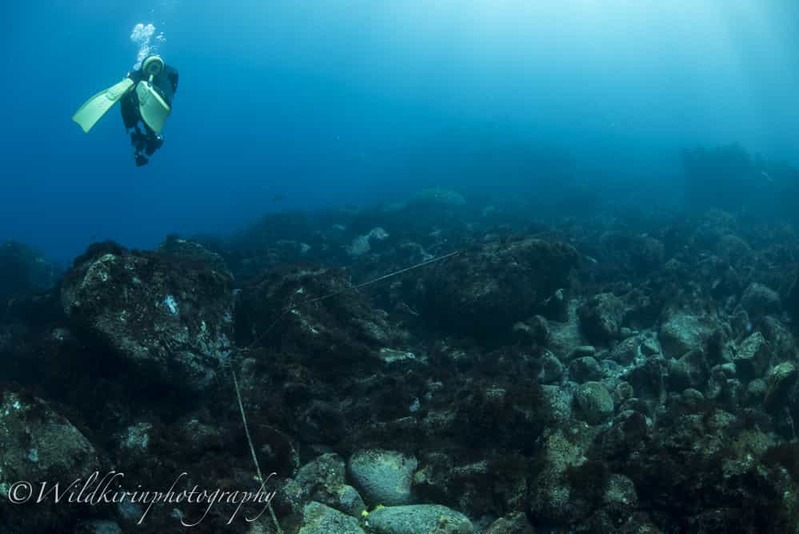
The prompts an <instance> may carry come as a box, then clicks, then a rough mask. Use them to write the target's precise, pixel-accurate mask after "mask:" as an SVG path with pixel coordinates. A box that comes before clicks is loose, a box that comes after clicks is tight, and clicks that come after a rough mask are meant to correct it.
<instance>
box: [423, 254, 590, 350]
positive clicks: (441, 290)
mask: <svg viewBox="0 0 799 534" xmlns="http://www.w3.org/2000/svg"><path fill="white" fill-rule="evenodd" d="M579 263H580V262H579V254H578V253H577V251H576V250H575V249H574V248H573V247H571V246H570V245H567V244H565V243H560V242H550V241H544V240H541V239H533V238H527V239H519V240H515V241H501V242H494V243H488V244H485V245H483V246H481V247H479V248H477V249H470V250H467V251H464V252H461V253H460V254H458V255H456V256H454V257H452V258H449V259H447V260H446V261H442V262H439V263H437V264H435V265H434V266H431V267H430V268H428V269H426V270H425V271H424V272H423V273H422V274H421V275H420V277H419V278H418V282H417V285H416V287H415V288H414V300H415V301H416V302H417V303H418V307H419V311H420V312H421V313H422V314H423V317H424V320H425V321H426V322H427V323H428V324H429V325H431V326H438V327H439V328H442V329H444V330H445V331H448V332H450V333H452V334H455V335H463V336H471V337H474V338H478V339H482V340H491V341H502V340H503V339H507V338H509V337H510V333H511V330H512V328H513V325H514V324H515V323H516V322H518V321H523V320H525V319H528V318H529V317H531V316H532V315H534V314H536V313H541V314H542V315H546V314H547V309H548V306H547V305H548V303H549V301H550V300H552V299H553V298H555V294H556V292H557V291H558V290H559V289H563V288H565V287H568V285H569V282H570V274H571V272H572V270H573V269H574V268H576V267H577V266H578V265H579Z"/></svg>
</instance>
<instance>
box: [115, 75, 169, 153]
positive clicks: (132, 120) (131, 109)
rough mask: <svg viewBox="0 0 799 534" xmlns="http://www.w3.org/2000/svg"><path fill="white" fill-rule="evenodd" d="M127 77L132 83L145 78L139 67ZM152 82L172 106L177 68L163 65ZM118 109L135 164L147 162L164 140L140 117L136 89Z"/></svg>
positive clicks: (126, 96) (125, 98) (123, 99)
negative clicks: (128, 135) (127, 135)
mask: <svg viewBox="0 0 799 534" xmlns="http://www.w3.org/2000/svg"><path fill="white" fill-rule="evenodd" d="M128 78H130V79H131V80H133V82H134V83H139V82H140V81H142V80H144V79H146V75H145V74H144V73H143V72H142V71H141V69H139V70H136V71H134V72H132V73H130V74H128ZM152 84H153V87H155V89H156V91H158V93H159V94H160V95H161V98H163V99H164V101H165V102H166V103H167V104H168V105H169V107H172V98H173V97H174V96H175V92H176V91H177V90H178V71H177V69H175V68H174V67H170V66H169V65H164V68H163V70H162V71H161V72H160V73H159V74H158V76H156V77H154V78H153V81H152ZM120 109H122V121H123V122H124V123H125V129H126V130H127V131H128V133H129V134H130V144H131V145H133V155H134V157H135V158H136V166H137V167H141V166H142V165H145V164H146V163H147V161H148V158H149V157H150V156H152V155H153V153H154V152H155V151H156V150H158V149H159V148H161V145H163V144H164V140H163V139H162V138H161V136H160V135H158V134H157V133H155V131H153V129H152V128H150V127H149V126H147V123H145V122H144V120H143V119H142V117H141V112H140V111H139V96H138V95H137V94H136V91H130V92H128V94H126V95H125V96H124V97H123V98H122V101H121V102H120Z"/></svg>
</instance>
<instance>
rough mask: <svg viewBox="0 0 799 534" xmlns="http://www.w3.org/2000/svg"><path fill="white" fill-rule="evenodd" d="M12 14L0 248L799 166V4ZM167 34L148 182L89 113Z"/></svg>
mask: <svg viewBox="0 0 799 534" xmlns="http://www.w3.org/2000/svg"><path fill="white" fill-rule="evenodd" d="M7 4H8V5H7V6H4V7H3V8H2V10H3V12H4V15H5V20H6V26H5V32H4V35H3V37H2V43H3V50H4V52H5V54H4V56H5V59H6V61H5V62H4V67H5V70H6V75H4V76H3V80H4V82H3V89H2V92H3V97H4V98H3V102H4V106H5V109H4V110H3V118H4V123H5V124H4V126H5V128H4V135H3V139H4V141H3V142H2V143H0V161H2V163H3V170H2V178H0V180H1V182H2V183H1V185H2V190H1V192H0V239H17V240H21V241H24V242H26V243H28V244H31V245H34V246H36V247H39V248H41V249H42V250H43V251H45V252H46V253H47V254H48V255H50V256H53V257H55V258H59V259H68V258H70V257H72V256H74V255H75V254H77V253H79V252H81V251H82V250H83V248H84V247H85V246H86V244H88V243H89V242H90V241H92V240H97V239H115V240H118V241H120V242H121V243H122V244H124V245H127V246H132V247H151V246H154V245H155V244H157V243H158V242H159V241H160V240H161V239H162V238H163V237H164V235H165V234H167V233H170V232H180V233H195V232H227V231H231V230H234V229H236V228H239V227H241V226H242V225H245V224H246V223H247V222H249V221H251V220H253V219H254V218H255V217H257V216H259V215H261V214H263V213H265V212H268V211H272V210H285V209H294V208H313V207H316V206H320V205H353V204H363V203H369V202H373V201H376V200H383V199H386V200H390V199H394V198H399V197H402V196H403V195H407V194H410V193H412V192H413V191H415V190H418V189H419V188H422V187H428V186H444V187H453V188H458V189H462V190H465V191H467V192H472V193H474V192H479V191H484V192H489V193H490V192H496V191H498V190H499V191H504V192H510V193H514V190H515V188H523V189H525V190H526V191H527V192H531V191H532V193H534V194H536V195H538V196H540V197H546V195H547V190H546V188H545V187H544V186H541V185H540V184H542V183H546V181H543V182H540V181H538V180H537V178H538V177H537V174H542V173H543V174H545V173H547V172H550V171H549V170H547V169H548V168H547V166H546V165H540V166H539V165H537V164H536V161H537V159H536V158H538V157H539V156H541V154H546V153H548V152H549V151H550V150H565V151H567V152H568V153H570V154H571V157H573V160H574V163H575V165H576V167H577V168H579V169H580V171H579V172H580V173H581V176H582V178H583V179H587V180H592V179H593V180H601V181H603V183H604V181H607V182H608V183H610V182H612V181H613V179H614V177H624V178H626V179H631V180H632V181H633V183H636V184H642V185H644V186H649V185H652V186H654V185H655V184H657V186H658V187H659V188H660V190H671V191H673V193H674V195H675V197H677V196H678V195H679V191H678V187H677V185H676V184H677V183H678V180H677V177H678V173H679V168H678V165H677V157H676V155H677V154H678V151H679V150H680V149H681V148H684V147H691V146H694V145H696V144H705V145H709V146H712V145H715V144H722V143H729V142H734V141H737V142H740V143H742V144H743V145H744V146H745V147H746V148H747V149H750V150H753V151H758V152H761V153H763V154H764V155H766V156H767V157H773V158H780V159H787V160H789V161H793V162H796V161H797V160H799V151H797V131H799V129H798V127H799V5H796V4H795V3H794V2H788V1H780V0H738V1H734V2H728V1H723V0H715V1H712V0H708V1H697V2H659V1H654V0H652V1H649V0H617V1H614V2H610V1H600V0H557V1H555V0H539V1H535V2H533V1H527V2H523V1H514V2H506V1H496V0H492V1H489V0H483V1H480V2H471V1H443V2H422V1H417V0H411V1H402V2H389V1H377V2H375V1H331V2H310V1H299V2H277V1H263V0H259V1H255V0H252V1H233V2H219V1H210V0H191V1H189V0H162V1H142V2H107V1H106V2H103V1H99V0H73V1H55V0H53V1H43V0H30V1H26V2H7ZM663 4H666V5H663ZM148 22H150V23H153V24H154V25H155V26H156V28H157V30H158V31H161V32H163V33H164V35H165V37H166V43H165V44H164V45H162V46H161V47H160V49H159V52H160V53H161V54H162V55H163V56H164V58H165V59H166V61H167V62H168V63H170V64H172V65H174V66H176V67H177V68H178V69H179V71H180V86H179V89H178V93H177V96H176V100H175V105H174V113H173V115H172V117H171V118H170V120H169V123H168V125H167V127H166V129H165V131H164V134H165V138H166V143H165V145H164V148H163V149H162V150H161V151H159V152H158V153H157V154H156V155H155V156H154V157H153V159H152V161H151V163H150V164H149V165H148V166H146V167H143V168H136V167H135V166H134V164H133V159H132V154H131V151H130V146H129V142H128V139H127V138H126V135H125V132H124V129H123V128H122V125H121V120H120V118H119V112H118V110H112V111H111V112H110V113H109V115H108V116H106V117H105V118H104V119H103V120H102V121H101V122H100V123H99V124H98V125H97V126H96V127H95V129H94V130H93V131H92V132H91V133H90V134H88V135H86V134H84V133H83V132H82V131H81V130H80V128H79V127H78V126H77V125H76V124H74V123H73V122H71V121H70V117H71V115H72V113H73V112H74V111H75V110H76V109H77V107H78V106H79V105H80V104H81V103H82V102H83V101H84V100H85V99H86V98H87V97H89V96H90V95H91V94H93V93H95V92H96V91H98V90H100V89H101V88H104V87H107V86H109V85H111V84H113V83H115V82H116V81H118V80H119V79H121V77H122V76H124V75H125V73H126V72H127V71H128V70H129V69H130V68H131V66H132V65H133V63H134V62H135V56H136V52H137V47H136V45H135V44H134V43H132V42H131V40H130V38H129V36H130V33H131V30H132V28H133V26H134V25H135V24H136V23H148ZM486 147H489V148H490V150H489V152H490V154H489V155H486V152H485V150H486ZM528 149H529V151H528ZM481 150H483V152H481ZM530 154H532V156H530ZM478 161H480V162H483V163H482V164H479V165H475V164H474V162H478ZM672 186H673V187H672ZM536 188H538V189H536ZM276 195H279V196H280V197H281V198H282V199H281V200H279V201H276V200H275V196H276Z"/></svg>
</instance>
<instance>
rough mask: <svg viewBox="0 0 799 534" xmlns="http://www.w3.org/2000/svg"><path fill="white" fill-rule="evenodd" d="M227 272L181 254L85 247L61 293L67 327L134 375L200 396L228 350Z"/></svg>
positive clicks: (230, 325)
mask: <svg viewBox="0 0 799 534" xmlns="http://www.w3.org/2000/svg"><path fill="white" fill-rule="evenodd" d="M232 289H233V288H232V287H231V277H230V274H229V273H227V272H224V271H223V272H219V271H216V270H214V269H212V268H211V267H210V266H209V265H208V264H206V263H204V262H203V261H197V260H195V259H193V258H189V259H185V258H183V257H180V256H172V255H162V254H158V253H147V252H135V251H129V250H125V249H123V248H121V247H119V246H116V245H113V244H110V243H109V244H102V245H98V246H95V247H92V248H90V249H89V250H88V251H87V252H86V253H85V254H84V255H83V256H81V257H79V258H78V259H76V260H75V265H74V267H73V268H72V269H71V270H70V271H69V272H68V273H67V274H66V276H65V278H64V282H63V285H62V287H61V303H62V306H63V309H64V313H65V314H66V316H67V317H68V318H69V320H70V322H71V323H72V324H73V325H75V326H76V327H77V328H79V329H82V330H83V331H84V332H86V335H87V336H88V337H89V339H91V338H94V339H96V340H97V341H98V342H99V343H100V345H98V349H97V350H104V349H103V347H105V350H110V351H111V352H112V353H113V355H115V356H116V357H118V358H121V359H122V360H123V361H124V362H125V363H127V364H129V365H130V366H131V368H132V369H135V370H137V371H138V373H139V374H140V376H143V377H152V378H159V379H161V380H163V381H164V382H166V383H169V384H170V385H171V386H173V387H176V388H179V389H187V390H192V391H202V390H203V389H206V388H208V387H209V386H210V385H211V384H212V382H213V381H214V380H215V378H216V375H217V372H218V371H219V369H220V367H221V365H222V364H223V363H224V360H225V358H226V357H227V355H228V354H229V352H230V349H231V339H232V337H233V293H232Z"/></svg>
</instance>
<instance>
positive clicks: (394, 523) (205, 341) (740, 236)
mask: <svg viewBox="0 0 799 534" xmlns="http://www.w3.org/2000/svg"><path fill="white" fill-rule="evenodd" d="M797 266H799V242H798V241H797V236H796V234H795V232H794V231H793V230H792V228H791V227H790V226H785V225H780V224H765V223H756V222H753V221H751V220H747V219H745V218H744V217H743V216H734V215H731V214H729V213H726V212H723V211H707V212H704V213H701V214H686V213H676V212H675V213H671V214H670V213H667V212H662V213H658V212H654V211H653V212H649V213H647V212H645V211H644V210H639V211H637V212H633V211H631V210H628V209H618V210H615V211H613V210H606V211H605V212H603V214H602V215H601V216H599V215H597V216H584V217H572V218H568V219H560V220H558V219H552V220H549V221H547V222H546V223H544V222H540V221H539V222H536V216H535V214H533V213H530V211H529V210H528V209H525V207H524V206H519V207H517V209H511V208H508V209H495V208H492V207H491V206H488V205H475V204H473V203H464V202H462V199H461V198H460V197H459V196H458V195H457V194H454V193H449V192H443V191H439V192H436V193H435V194H432V195H431V194H427V195H424V196H421V197H418V198H416V199H415V200H414V201H411V202H406V203H401V204H396V205H391V206H381V207H375V208H368V209H366V208H364V209H357V210H355V209H353V210H331V211H326V212H320V213H316V214H301V213H283V214H275V215H270V216H266V217H264V218H263V219H262V220H261V221H259V222H258V223H257V224H254V225H252V226H251V227H249V228H248V229H246V230H244V231H242V232H240V233H238V234H236V235H233V236H228V237H224V238H222V237H203V236H199V237H198V236H195V237H179V236H169V237H167V238H166V239H165V240H164V242H163V244H162V245H161V246H159V247H158V248H157V249H155V250H148V251H141V250H128V249H126V248H123V247H122V246H120V245H118V244H115V243H111V242H103V243H96V244H93V245H91V246H90V247H89V248H88V249H87V250H86V251H85V253H84V254H82V255H81V256H79V257H77V258H76V259H75V260H74V264H73V265H72V266H70V268H69V269H67V270H66V272H64V273H63V274H58V273H56V272H55V270H54V269H52V268H51V267H49V266H48V265H47V264H46V262H43V260H42V259H41V258H39V257H37V256H36V255H35V254H34V253H32V252H31V251H30V250H28V249H27V248H26V247H24V246H22V245H19V244H13V243H7V244H5V245H3V249H2V253H1V254H0V271H2V275H3V276H2V281H0V299H2V302H1V303H2V305H3V308H2V309H3V313H2V315H0V318H2V322H1V323H0V379H2V382H0V490H1V491H0V532H3V533H6V532H25V533H28V532H30V533H35V532H67V533H69V532H76V533H113V532H164V533H165V532H181V531H184V530H185V528H186V526H185V525H194V526H193V527H192V530H194V531H195V532H230V533H239V532H253V533H255V532H278V531H281V532H286V533H294V532H300V533H303V534H311V533H332V532H341V533H360V532H374V533H391V534H400V533H470V532H483V533H491V534H499V533H532V532H629V533H646V532H651V533H656V532H663V533H669V532H786V533H787V532H796V531H797V525H798V524H799V500H797V496H798V495H799V493H798V492H799V446H797V443H796V429H795V420H796V418H797V416H799V380H798V379H799V370H798V369H797V366H798V365H799V363H798V362H797V350H796V343H795V338H794V334H795V326H796V324H797V320H798V319H797V316H798V315H799V286H797V284H796V280H797V278H796V277H797ZM243 416H244V417H245V418H246V427H245V424H244V422H243V421H244V419H243ZM250 443H251V444H252V446H250ZM254 458H255V460H257V465H256V462H255V461H254ZM93 473H96V475H95V477H94V478H92V474H93ZM110 473H112V475H109V474H110ZM114 474H119V475H122V476H116V475H114ZM20 481H22V482H28V483H29V485H28V486H26V485H24V484H21V483H20ZM76 481H77V482H76ZM262 481H264V482H265V484H264V485H263V486H264V488H265V489H264V492H265V494H266V495H268V496H269V499H264V500H268V502H269V507H268V508H266V507H265V503H264V502H263V501H259V502H257V503H249V504H246V505H243V506H241V505H240V503H239V504H237V501H236V498H238V497H241V496H243V495H244V493H243V492H251V495H258V493H257V492H258V491H259V488H261V486H262ZM56 483H58V484H60V486H58V487H55V486H54V485H55V484H56ZM81 488H84V489H83V490H82V491H83V492H82V493H81ZM98 488H99V489H98ZM192 488H198V490H197V491H199V492H202V491H203V490H205V491H206V492H207V493H205V494H203V495H205V497H206V499H205V500H203V499H200V498H197V499H196V500H194V501H192V502H189V501H190V500H191V499H188V498H185V497H186V494H184V499H183V500H179V499H177V498H175V499H172V500H169V499H166V498H164V499H162V500H161V501H159V502H157V503H155V504H152V505H151V504H150V503H149V502H148V501H147V499H146V498H144V497H141V495H140V499H138V500H137V499H135V498H133V497H132V495H133V494H132V493H129V494H127V495H128V498H121V499H117V501H118V502H114V501H115V499H114V498H113V497H114V496H119V495H121V492H122V491H123V490H128V491H130V492H133V491H134V490H138V491H140V492H147V491H150V492H155V491H161V492H167V491H168V490H169V489H174V490H175V492H176V493H177V492H179V491H183V490H190V489H192ZM59 492H60V494H59ZM213 492H217V493H213ZM222 492H224V493H222ZM235 492H239V493H235ZM264 492H262V493H261V495H263V494H264ZM151 495H152V494H151ZM212 495H213V496H215V497H214V498H216V499H217V500H216V501H215V502H213V503H212V505H211V504H209V501H208V497H210V496H212ZM26 496H27V498H25V497H26ZM231 496H234V497H235V498H234V497H231ZM237 496H238V497H237ZM173 497H174V495H173ZM152 498H153V499H154V498H155V497H152ZM23 501H24V502H23Z"/></svg>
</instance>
